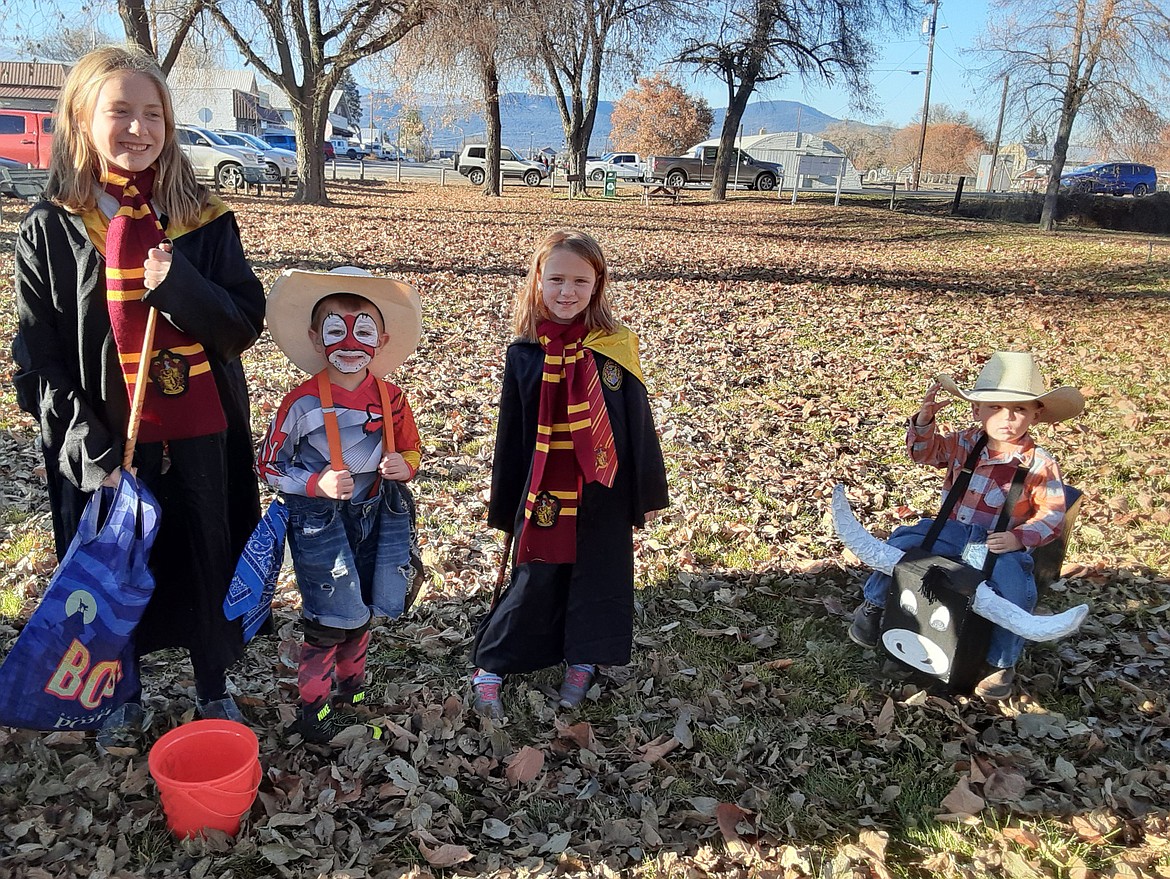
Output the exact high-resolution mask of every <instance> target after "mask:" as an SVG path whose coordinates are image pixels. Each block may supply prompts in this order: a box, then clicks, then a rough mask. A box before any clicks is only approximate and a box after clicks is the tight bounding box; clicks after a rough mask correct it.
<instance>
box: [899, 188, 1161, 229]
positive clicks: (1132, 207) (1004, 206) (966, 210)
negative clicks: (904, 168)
mask: <svg viewBox="0 0 1170 879" xmlns="http://www.w3.org/2000/svg"><path fill="white" fill-rule="evenodd" d="M899 207H900V208H901V209H902V210H904V211H910V212H915V213H918V212H924V213H933V214H942V213H946V214H949V213H950V209H951V200H950V199H947V200H946V201H935V200H922V201H919V200H917V199H906V200H905V201H903V202H899ZM1043 208H1044V194H1043V193H1036V192H1021V193H1017V194H1014V195H1011V196H1007V197H999V198H986V197H984V195H983V193H971V194H967V193H964V194H963V199H962V201H961V202H960V203H959V213H958V216H960V217H967V218H972V219H982V220H995V221H997V222H1001V223H1039V222H1040V213H1041V211H1042V210H1043ZM1056 222H1057V223H1058V224H1061V225H1065V226H1080V227H1084V228H1088V229H1113V230H1116V231H1119V232H1152V233H1155V234H1162V235H1165V234H1170V192H1156V193H1154V194H1153V195H1148V196H1146V197H1145V198H1117V197H1115V196H1109V195H1089V194H1085V193H1067V194H1065V193H1062V194H1061V195H1059V196H1058V197H1057V199H1056Z"/></svg>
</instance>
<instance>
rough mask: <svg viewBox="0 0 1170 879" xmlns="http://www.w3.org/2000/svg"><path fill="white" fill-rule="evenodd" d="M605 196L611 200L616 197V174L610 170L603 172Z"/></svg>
mask: <svg viewBox="0 0 1170 879" xmlns="http://www.w3.org/2000/svg"><path fill="white" fill-rule="evenodd" d="M605 194H606V196H608V197H611V198H612V197H613V196H615V195H617V172H616V171H614V170H612V169H611V170H609V171H606V172H605Z"/></svg>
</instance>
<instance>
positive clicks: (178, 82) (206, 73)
mask: <svg viewBox="0 0 1170 879" xmlns="http://www.w3.org/2000/svg"><path fill="white" fill-rule="evenodd" d="M167 84H168V85H169V86H170V88H171V96H172V99H173V101H174V104H175V121H176V122H178V123H180V124H183V125H199V126H202V127H204V128H224V129H227V130H229V131H246V132H248V133H250V134H259V133H260V132H261V131H263V130H264V129H265V128H267V127H269V126H273V125H282V124H283V119H282V118H281V116H280V114H279V113H277V112H276V111H275V110H274V109H273V107H272V105H271V104H270V102H269V100H268V95H267V94H265V93H264V92H262V91H261V90H260V88H259V84H258V80H257V78H256V74H254V73H252V72H251V71H249V70H211V69H208V68H203V67H175V68H174V69H172V70H171V72H170V75H169V76H168V77H167Z"/></svg>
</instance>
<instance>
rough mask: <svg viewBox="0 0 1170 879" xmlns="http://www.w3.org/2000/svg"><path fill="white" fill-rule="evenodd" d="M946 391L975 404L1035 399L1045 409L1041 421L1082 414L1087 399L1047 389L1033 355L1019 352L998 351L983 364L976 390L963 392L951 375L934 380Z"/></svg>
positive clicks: (1071, 391) (1071, 392)
mask: <svg viewBox="0 0 1170 879" xmlns="http://www.w3.org/2000/svg"><path fill="white" fill-rule="evenodd" d="M935 381H937V382H938V383H939V384H940V385H942V387H943V390H946V391H949V392H950V393H952V394H954V395H955V396H956V397H961V398H962V399H964V400H968V401H970V402H972V403H1017V402H1021V401H1027V400H1035V401H1036V402H1037V403H1040V404H1041V405H1042V406H1043V407H1044V408H1043V409H1041V410H1040V416H1039V418H1038V419H1037V420H1038V421H1045V422H1049V423H1052V422H1057V421H1064V420H1065V419H1067V418H1072V417H1073V416H1074V415H1079V414H1080V413H1081V410H1082V409H1084V408H1085V398H1084V397H1083V396H1081V392H1080V391H1078V390H1077V389H1076V388H1070V387H1060V388H1053V389H1052V390H1051V391H1050V390H1048V387H1047V385H1045V383H1044V377H1043V376H1042V375H1040V370H1039V368H1038V367H1037V366H1036V361H1035V360H1033V359H1032V355H1031V354H1028V353H1026V352H1020V351H996V352H995V353H994V354H992V355H991V358H990V359H989V360H988V361H987V363H985V364H984V365H983V369H982V370H980V372H979V378H978V379H976V380H975V387H973V388H972V389H971V390H969V391H964V390H962V389H961V388H960V387H959V386H958V385H957V384H955V380H954V379H953V378H951V377H950V376H949V375H940V376H938V378H936V379H935Z"/></svg>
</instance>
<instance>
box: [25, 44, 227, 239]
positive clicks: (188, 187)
mask: <svg viewBox="0 0 1170 879" xmlns="http://www.w3.org/2000/svg"><path fill="white" fill-rule="evenodd" d="M125 71H129V72H131V73H141V74H142V75H144V76H147V77H149V78H150V79H151V80H153V81H154V84H155V85H156V86H157V87H158V93H159V99H160V100H161V102H162V106H163V120H164V122H165V124H166V139H165V141H164V142H163V148H162V153H161V154H160V155H159V157H158V160H157V161H156V162H155V168H156V174H155V180H154V193H153V195H152V200H153V201H154V202H155V203H156V204H157V205H158V208H159V210H160V212H161V213H164V214H166V215H167V216H169V217H171V218H173V219H174V220H176V221H178V222H179V223H182V224H183V225H194V224H195V223H196V222H198V219H199V213H200V211H201V210H202V209H203V206H204V205H205V204H206V203H207V199H208V192H207V187H206V186H204V185H203V184H202V183H200V182H199V181H197V180H196V179H195V169H194V168H192V167H191V162H190V161H189V160H188V159H187V157H186V156H185V155H183V152H182V150H180V149H179V144H178V143H177V142H176V140H175V109H174V105H173V104H172V102H171V92H170V89H168V88H167V81H166V77H164V76H163V72H162V71H161V70H160V69H159V67H158V64H157V63H156V62H155V60H154V59H153V58H151V57H150V56H149V55H147V54H146V53H145V52H143V51H141V50H139V49H128V48H124V47H122V46H104V47H102V48H100V49H94V50H93V51H92V52H90V53H89V54H87V55H85V57H83V58H82V59H81V60H80V61H78V62H77V63H76V64H75V65H74V66H73V69H72V70H70V71H69V75H68V76H67V77H66V78H65V85H64V86H62V88H61V97H60V98H59V99H58V100H57V111H56V118H55V119H54V123H53V124H54V129H53V149H52V153H51V155H50V158H49V181H48V183H47V184H46V186H45V195H46V196H48V198H49V199H50V200H52V201H53V202H55V203H56V204H59V205H61V207H63V208H65V210H67V211H69V212H70V213H74V214H79V213H83V212H85V211H90V210H93V209H94V208H95V207H96V206H97V196H96V195H95V194H94V181H95V179H96V178H98V177H99V176H100V175H101V174H102V172H103V171H105V170H106V160H105V157H103V156H102V155H101V154H100V153H99V152H98V151H97V149H95V148H94V145H93V139H92V138H91V137H90V135H89V124H90V120H91V119H93V111H94V107H95V106H96V105H97V99H98V94H99V93H100V92H101V90H102V86H104V85H105V84H106V82H107V81H108V80H109V79H110V78H111V77H113V76H114V75H116V74H118V73H122V72H125Z"/></svg>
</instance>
